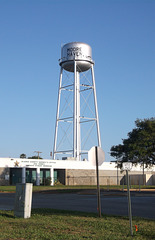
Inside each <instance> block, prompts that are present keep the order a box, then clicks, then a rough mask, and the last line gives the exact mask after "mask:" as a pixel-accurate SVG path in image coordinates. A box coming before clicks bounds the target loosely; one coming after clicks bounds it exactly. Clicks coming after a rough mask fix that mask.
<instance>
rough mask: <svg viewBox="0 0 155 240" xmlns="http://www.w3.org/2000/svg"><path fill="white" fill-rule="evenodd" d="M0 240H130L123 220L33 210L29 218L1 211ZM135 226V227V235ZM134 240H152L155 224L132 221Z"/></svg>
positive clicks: (139, 220)
mask: <svg viewBox="0 0 155 240" xmlns="http://www.w3.org/2000/svg"><path fill="white" fill-rule="evenodd" d="M0 223H1V224H0V239H11V240H12V239H20V240H24V239H25V240H27V239H37V240H38V239H42V240H45V239H52V240H53V239H58V240H60V239H63V240H65V239H67V240H69V239H77V240H78V239H79V240H81V239H93V240H95V239H99V240H100V239H102V240H103V239H105V240H106V239H107V240H110V239H111V240H117V239H118V240H121V239H122V240H124V239H133V237H131V235H130V227H129V220H128V218H126V217H114V216H102V218H98V217H97V215H96V214H91V213H80V212H70V211H61V210H52V209H33V210H32V215H31V218H29V219H23V218H15V217H14V216H13V212H12V211H0ZM134 225H137V226H138V231H137V232H136V231H135V227H134ZM133 234H134V239H137V240H140V239H147V240H148V239H149V240H151V239H155V221H153V220H145V219H141V218H134V219H133Z"/></svg>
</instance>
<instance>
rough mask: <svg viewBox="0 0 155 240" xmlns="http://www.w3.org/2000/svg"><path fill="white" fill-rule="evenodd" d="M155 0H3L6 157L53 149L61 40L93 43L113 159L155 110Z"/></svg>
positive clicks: (0, 29) (2, 153)
mask: <svg viewBox="0 0 155 240" xmlns="http://www.w3.org/2000/svg"><path fill="white" fill-rule="evenodd" d="M154 13H155V1H154V0H152V1H151V0H134V1H132V0H130V1H128V0H126V1H125V0H115V1H114V0H107V1H104V0H102V1H99V0H92V1H91V0H89V1H86V0H79V1H73V0H31V1H30V0H14V1H12V0H7V1H6V0H0V113H1V114H0V116H1V117H0V157H19V156H20V154H21V153H25V154H26V155H27V157H29V156H32V155H34V151H38V150H39V151H41V152H42V154H41V156H42V157H43V158H50V156H49V154H50V151H52V149H53V140H54V130H55V117H56V105H57V92H58V84H59V72H60V67H59V64H58V59H59V58H60V51H61V45H62V44H65V43H68V42H72V41H80V42H85V43H88V44H89V45H90V46H91V47H92V54H93V59H94V60H95V79H96V90H97V100H98V110H99V120H100V130H101V140H102V148H103V150H104V151H105V154H106V161H110V160H114V159H113V158H111V157H110V155H109V152H110V148H111V146H112V145H117V144H119V143H121V142H122V138H126V137H127V133H128V132H129V131H131V130H132V128H133V127H134V126H135V124H134V122H135V120H136V119H137V118H140V119H143V118H150V117H154V116H155V114H154V110H155V93H154V92H155V27H154V26H155V14H154Z"/></svg>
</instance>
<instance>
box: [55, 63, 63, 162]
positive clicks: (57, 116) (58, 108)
mask: <svg viewBox="0 0 155 240" xmlns="http://www.w3.org/2000/svg"><path fill="white" fill-rule="evenodd" d="M62 72H63V68H62V67H61V69H60V80H59V91H58V102H57V115H56V122H55V135H54V148H53V159H55V156H56V144H57V135H58V119H59V110H60V96H61V85H62Z"/></svg>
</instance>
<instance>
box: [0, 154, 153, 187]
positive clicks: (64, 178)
mask: <svg viewBox="0 0 155 240" xmlns="http://www.w3.org/2000/svg"><path fill="white" fill-rule="evenodd" d="M124 175H125V171H123V172H122V171H120V169H118V168H117V165H116V163H111V162H104V163H103V164H102V165H101V166H100V167H99V176H100V185H116V184H125V177H124ZM143 177H144V178H145V183H146V184H147V185H155V167H152V168H148V169H145V175H144V176H143V169H142V166H141V165H137V166H136V167H134V166H133V167H132V170H131V171H130V181H131V184H132V185H133V184H134V185H138V184H143ZM58 181H59V182H60V183H62V184H64V185H95V184H96V168H95V167H94V166H92V165H91V164H90V163H89V162H88V161H75V160H49V159H41V160H36V159H21V158H0V185H15V184H16V183H26V182H32V183H34V185H46V184H47V185H48V184H50V185H54V183H55V182H58Z"/></svg>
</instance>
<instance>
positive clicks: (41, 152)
mask: <svg viewBox="0 0 155 240" xmlns="http://www.w3.org/2000/svg"><path fill="white" fill-rule="evenodd" d="M34 152H36V153H38V159H39V154H40V153H42V152H39V151H34Z"/></svg>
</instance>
